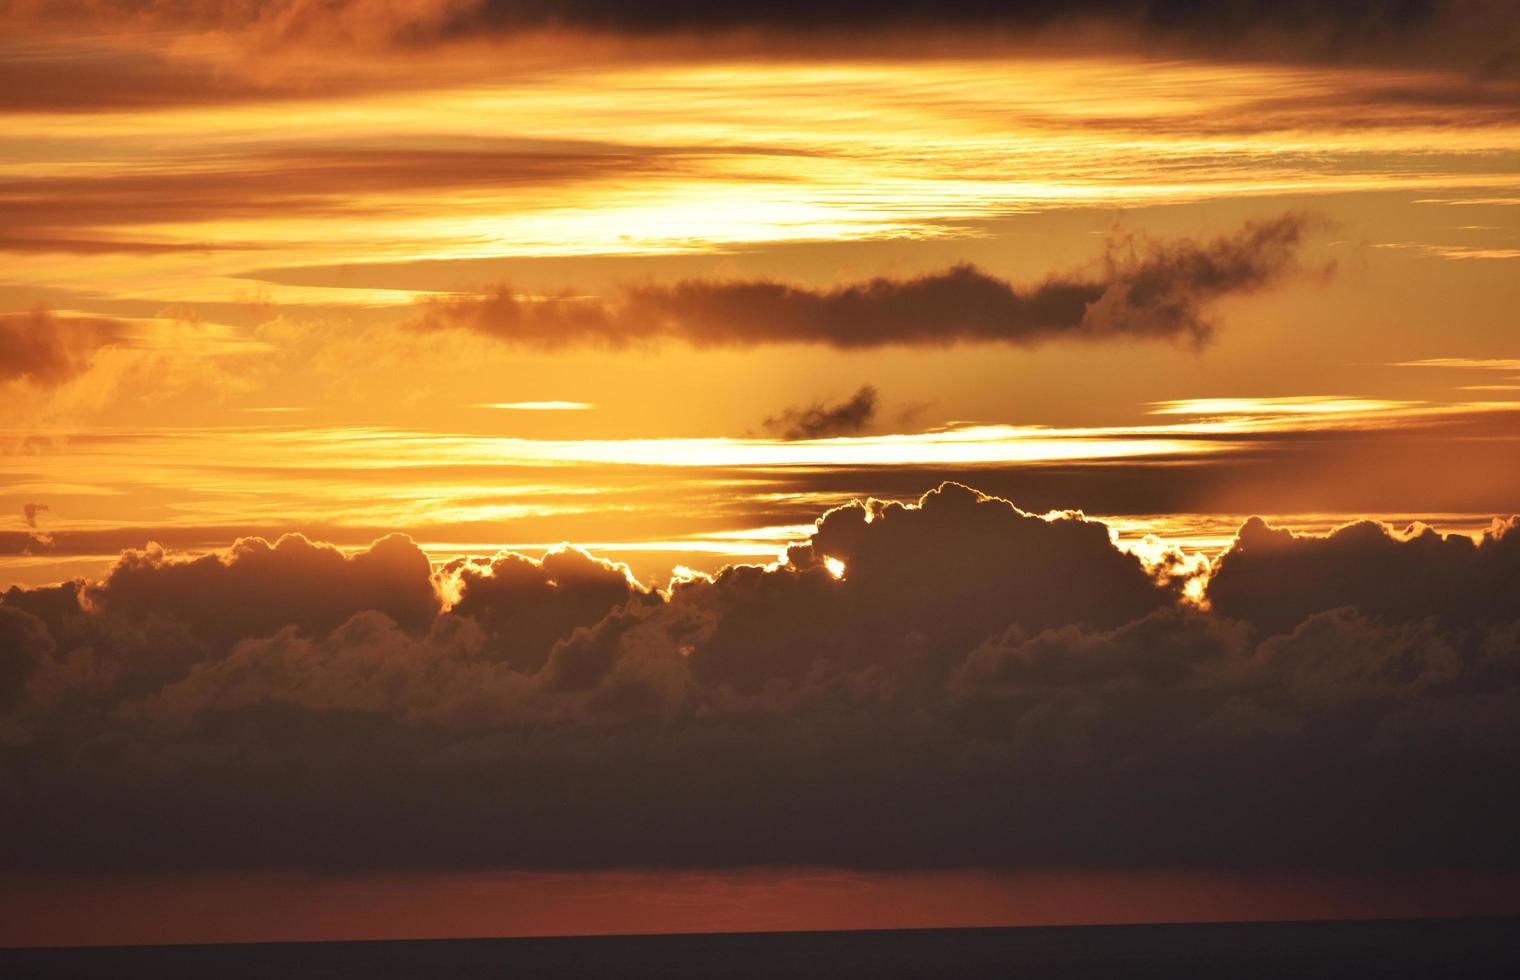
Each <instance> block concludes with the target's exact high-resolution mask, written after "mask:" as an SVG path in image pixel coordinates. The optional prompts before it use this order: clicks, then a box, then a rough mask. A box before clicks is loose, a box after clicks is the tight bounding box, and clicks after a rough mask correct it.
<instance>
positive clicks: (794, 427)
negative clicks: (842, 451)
mask: <svg viewBox="0 0 1520 980" xmlns="http://www.w3.org/2000/svg"><path fill="white" fill-rule="evenodd" d="M874 421H876V387H875V386H874V385H861V386H860V388H859V389H858V390H857V391H856V392H855V394H853V395H851V396H850V397H849V398H846V399H845V400H844V401H842V402H836V403H835V404H833V405H828V404H825V403H824V402H814V403H813V404H811V405H808V406H806V407H802V406H797V405H791V406H788V407H787V408H784V409H782V410H781V412H780V413H779V414H777V415H768V416H766V418H765V421H763V422H761V423H760V426H761V428H763V429H765V431H767V432H769V433H771V434H773V435H777V436H780V437H781V438H783V439H826V438H828V437H830V436H852V435H858V434H860V433H862V432H864V431H865V430H866V429H868V428H870V426H871V423H872V422H874Z"/></svg>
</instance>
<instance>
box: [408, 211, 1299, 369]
mask: <svg viewBox="0 0 1520 980" xmlns="http://www.w3.org/2000/svg"><path fill="white" fill-rule="evenodd" d="M1311 225H1312V222H1311V219H1309V218H1308V217H1306V216H1304V215H1299V214H1287V215H1283V216H1281V217H1278V218H1275V219H1272V220H1269V221H1261V222H1249V223H1247V224H1246V225H1245V226H1244V227H1243V228H1242V229H1241V230H1240V231H1238V232H1237V233H1236V234H1234V235H1231V236H1224V237H1219V238H1215V239H1212V240H1210V241H1206V242H1197V241H1193V240H1189V239H1183V240H1178V241H1172V242H1154V241H1151V240H1148V239H1138V238H1135V237H1133V236H1127V237H1122V238H1115V239H1112V240H1110V242H1109V245H1108V249H1107V251H1106V252H1105V254H1104V255H1103V256H1102V258H1101V259H1100V260H1099V262H1098V263H1097V264H1096V268H1095V269H1094V270H1091V271H1086V272H1073V273H1067V274H1062V275H1055V276H1052V277H1051V278H1049V279H1046V280H1045V281H1044V282H1042V283H1039V284H1038V285H1034V286H1031V287H1021V286H1019V285H1016V284H1014V283H1011V282H1009V281H1007V280H1004V279H999V278H997V277H995V276H992V275H990V274H988V273H987V272H984V271H982V270H981V269H979V268H977V267H975V266H971V265H957V266H953V267H951V268H949V269H947V270H945V271H943V272H938V273H931V274H928V275H923V276H917V277H911V278H900V279H892V278H886V277H879V278H875V279H870V280H866V281H864V282H858V283H852V284H849V285H843V286H837V287H833V288H823V289H810V288H805V287H800V286H792V285H788V284H785V283H781V282H775V281H771V280H763V279H761V280H720V279H687V280H683V281H680V282H677V283H674V284H671V285H657V284H650V285H633V286H627V287H625V288H624V289H623V290H622V292H621V293H620V294H619V295H618V296H617V297H616V298H614V299H610V300H609V299H599V298H594V297H582V296H578V295H574V294H572V293H569V292H566V293H564V294H561V295H558V296H550V297H542V298H533V297H521V296H518V295H517V294H515V293H514V292H513V291H512V290H511V289H510V288H508V287H506V286H501V287H498V288H497V289H496V290H495V291H494V292H492V293H490V294H489V295H487V296H484V297H462V298H457V299H453V300H444V301H437V302H434V303H433V304H431V305H430V306H428V307H427V308H425V310H424V311H423V313H422V315H421V316H420V317H419V318H418V320H417V321H416V324H415V325H416V327H417V328H418V329H422V330H440V329H451V328H453V329H465V330H470V331H474V332H477V333H481V334H485V335H487V336H490V337H494V338H497V339H499V340H502V341H504V342H507V343H515V344H522V345H526V346H534V347H563V346H570V345H585V344H601V345H609V346H621V345H626V344H631V343H637V342H647V341H656V340H662V339H678V340H682V341H685V342H687V343H690V344H692V345H694V346H697V347H747V346H754V345H759V344H780V343H805V344H825V345H828V346H831V347H837V348H844V349H851V348H857V349H858V348H869V347H882V346H891V345H901V346H948V345H951V344H956V343H1005V344H1014V345H1034V344H1039V343H1043V342H1047V341H1050V340H1055V339H1060V338H1071V339H1080V340H1089V341H1094V340H1109V339H1140V340H1171V341H1175V342H1180V343H1183V344H1189V345H1195V346H1196V345H1201V344H1203V343H1205V342H1207V341H1208V339H1209V337H1210V336H1211V335H1212V333H1213V330H1214V326H1213V324H1212V322H1211V321H1210V320H1209V319H1208V316H1207V308H1208V306H1209V305H1210V304H1211V303H1212V302H1214V301H1215V300H1218V299H1220V298H1223V297H1225V296H1230V295H1239V294H1245V293H1250V292H1254V291H1256V290H1259V289H1263V288H1266V287H1269V286H1272V285H1274V284H1276V283H1278V282H1280V281H1282V280H1283V279H1285V278H1286V277H1288V276H1289V275H1290V274H1292V273H1293V272H1295V271H1297V269H1298V267H1299V266H1298V252H1299V248H1300V246H1301V244H1302V241H1303V239H1304V237H1305V235H1306V234H1307V232H1308V230H1309V229H1310V227H1311Z"/></svg>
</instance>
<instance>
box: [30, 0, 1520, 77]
mask: <svg viewBox="0 0 1520 980" xmlns="http://www.w3.org/2000/svg"><path fill="white" fill-rule="evenodd" d="M0 14H6V15H9V16H10V17H11V18H12V19H13V21H14V22H15V23H16V24H17V25H18V26H23V27H24V26H30V27H31V28H32V29H34V30H37V29H40V30H43V31H49V30H51V31H57V30H58V29H59V27H60V25H61V24H68V25H70V26H74V27H75V28H76V29H77V28H78V26H80V25H90V26H96V27H98V26H100V25H102V24H104V25H109V26H112V27H115V28H116V29H118V30H123V29H128V30H130V29H137V30H148V29H155V28H157V29H163V28H165V27H171V28H175V29H179V30H187V29H200V30H212V31H218V32H225V33H227V34H231V35H234V36H239V35H240V36H244V37H247V38H250V39H251V40H252V41H253V42H254V47H255V50H258V51H264V52H267V51H269V50H272V49H277V48H278V47H280V46H283V45H292V44H300V43H303V42H304V43H308V44H327V45H334V44H337V45H343V46H350V47H351V46H369V47H374V46H378V47H383V48H390V49H397V48H401V49H412V50H415V49H419V48H426V47H430V46H434V45H438V44H446V43H449V42H458V41H475V40H481V39H488V38H492V37H510V36H512V35H515V34H520V33H524V32H536V31H542V30H545V29H550V30H561V31H572V32H586V33H591V34H597V35H609V36H614V37H632V38H637V39H641V40H645V41H648V40H651V39H657V38H666V39H670V38H691V37H699V38H702V39H705V40H707V41H708V42H709V46H711V43H712V42H713V41H714V40H716V39H720V38H726V39H730V40H731V43H732V42H736V41H739V40H745V39H747V40H748V42H749V46H750V47H756V46H760V47H764V48H767V49H771V50H774V49H776V48H783V49H784V48H803V49H809V48H816V47H817V46H818V45H820V44H832V45H834V46H836V47H839V46H844V47H848V46H850V45H851V44H852V42H853V44H854V45H855V46H857V47H859V46H861V41H862V39H872V40H875V41H877V42H878V50H880V42H881V41H882V40H883V39H890V38H894V37H895V38H902V39H906V38H914V39H916V40H917V41H918V44H919V47H920V48H922V46H923V45H924V44H925V43H926V42H929V41H933V40H936V39H942V38H944V37H945V36H947V35H948V36H951V37H960V38H963V39H965V40H967V41H981V42H982V43H988V42H994V41H998V42H1003V43H1009V42H1015V43H1016V42H1025V43H1031V42H1035V41H1040V40H1044V41H1046V42H1050V41H1065V42H1066V43H1072V42H1074V41H1081V40H1084V39H1086V40H1089V41H1092V40H1094V39H1096V40H1100V41H1103V42H1105V43H1106V44H1108V45H1109V46H1115V45H1137V44H1146V45H1148V46H1149V47H1150V48H1151V49H1152V50H1154V49H1155V47H1156V46H1158V45H1159V46H1165V47H1170V48H1173V49H1177V48H1181V49H1184V50H1187V49H1192V50H1206V51H1209V52H1210V53H1217V52H1219V51H1221V50H1227V51H1231V52H1233V53H1237V54H1239V53H1247V54H1265V55H1270V56H1275V57H1281V58H1287V59H1292V60H1300V59H1308V58H1321V59H1324V58H1336V59H1378V60H1390V59H1393V58H1402V59H1404V60H1414V61H1418V62H1421V63H1428V62H1431V61H1435V62H1438V63H1445V62H1457V63H1461V64H1464V65H1469V66H1473V67H1478V68H1489V69H1490V70H1492V69H1493V68H1494V67H1495V66H1498V67H1502V66H1504V64H1505V61H1506V59H1507V58H1512V57H1513V55H1514V50H1515V44H1516V24H1517V17H1516V13H1515V11H1514V8H1513V5H1510V4H1507V3H1505V2H1504V0H1341V2H1338V3H1333V4H1326V3H1317V2H1314V0H1232V2H1229V3H1215V4H1200V3H1195V2H1189V0H956V2H942V3H930V2H927V0H882V2H876V3H869V2H867V0H843V2H837V3H832V4H824V5H819V4H811V3H805V2H802V0H778V2H774V3H767V4H714V3H704V2H698V0H655V2H632V0H556V2H552V3H551V2H544V0H420V2H413V3H407V4H396V3H392V2H388V0H281V2H275V3H222V2H211V0H190V2H179V0H175V2H158V3H155V2H148V3H143V2H138V0H92V2H86V3H77V4H70V5H68V15H67V17H66V18H65V17H64V16H63V15H62V14H61V11H59V10H58V9H57V8H56V6H54V5H48V4H39V3H34V2H27V0H11V2H9V3H4V4H0ZM127 67H129V68H136V67H137V66H132V65H129V66H127ZM137 70H138V71H139V72H142V69H140V68H138V69H137ZM142 73H143V74H146V75H147V76H148V79H147V80H148V81H151V82H154V83H157V82H158V74H159V73H156V72H155V73H149V72H142Z"/></svg>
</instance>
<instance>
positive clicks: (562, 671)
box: [0, 484, 1520, 872]
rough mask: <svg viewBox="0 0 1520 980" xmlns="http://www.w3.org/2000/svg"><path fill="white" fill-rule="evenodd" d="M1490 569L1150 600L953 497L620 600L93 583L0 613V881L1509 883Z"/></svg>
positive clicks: (866, 517) (1111, 557) (447, 573)
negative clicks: (1193, 875)
mask: <svg viewBox="0 0 1520 980" xmlns="http://www.w3.org/2000/svg"><path fill="white" fill-rule="evenodd" d="M1517 571H1520V530H1517V527H1516V524H1515V520H1514V519H1513V518H1509V519H1500V520H1495V521H1494V523H1493V524H1492V525H1491V526H1490V528H1489V529H1488V530H1487V531H1486V532H1485V533H1483V534H1482V535H1479V536H1477V537H1476V538H1474V537H1467V536H1456V535H1452V536H1442V535H1439V534H1436V533H1435V532H1432V531H1429V530H1419V529H1413V530H1410V531H1402V532H1401V531H1395V530H1394V529H1391V528H1388V527H1386V526H1382V525H1378V524H1373V523H1366V522H1364V523H1360V524H1355V525H1351V526H1348V527H1345V528H1341V529H1338V530H1335V531H1334V532H1332V533H1330V534H1328V535H1295V534H1292V533H1290V532H1288V531H1285V530H1282V529H1278V528H1272V527H1269V526H1267V525H1266V524H1265V523H1263V522H1261V521H1251V522H1248V523H1247V524H1246V525H1245V526H1244V527H1243V528H1242V529H1241V530H1240V532H1239V534H1238V536H1237V537H1236V538H1235V539H1234V540H1233V542H1232V543H1231V544H1230V545H1229V547H1228V548H1227V549H1226V551H1225V552H1224V554H1223V555H1222V556H1221V557H1219V558H1218V559H1217V560H1216V561H1215V562H1214V563H1213V564H1212V566H1211V567H1204V568H1202V569H1194V570H1192V571H1191V572H1189V573H1188V574H1192V575H1202V576H1203V579H1202V581H1203V582H1204V586H1203V588H1202V589H1201V590H1198V591H1195V593H1194V595H1195V598H1193V599H1189V598H1185V597H1184V594H1185V591H1186V590H1185V589H1184V588H1183V583H1182V582H1179V581H1177V580H1176V579H1175V578H1173V577H1171V576H1170V575H1166V574H1160V575H1158V574H1157V573H1156V570H1155V569H1148V568H1147V566H1146V565H1145V564H1143V563H1142V561H1141V560H1140V559H1139V558H1137V557H1136V556H1135V555H1133V554H1129V553H1126V552H1125V551H1124V550H1122V549H1120V548H1118V547H1116V546H1115V544H1114V542H1113V536H1112V533H1111V530H1110V528H1109V527H1107V526H1106V525H1104V524H1103V523H1100V522H1096V521H1092V520H1089V519H1086V518H1083V517H1082V516H1081V515H1079V514H1072V513H1054V514H1050V515H1045V516H1036V515H1034V514H1030V513H1028V512H1025V511H1022V510H1020V509H1018V508H1016V507H1015V506H1013V505H1012V504H1011V503H1009V502H1008V501H1006V500H1002V499H999V498H994V497H988V496H985V495H983V494H980V493H978V492H976V491H974V490H972V489H970V488H967V487H964V486H960V485H956V484H945V485H943V486H941V487H939V488H938V489H936V490H934V491H932V492H930V493H928V494H926V495H924V496H923V497H922V498H920V499H919V500H918V501H916V502H915V503H912V504H900V503H889V502H883V501H876V500H873V501H868V502H861V501H856V502H855V503H852V504H850V505H847V506H843V507H839V508H836V509H833V510H830V511H828V512H826V513H825V514H823V515H822V516H821V517H819V518H818V520H817V521H816V523H815V524H814V525H813V526H812V527H811V529H810V533H809V534H808V535H807V536H806V538H805V539H804V540H800V541H797V542H796V543H794V544H793V545H792V547H790V548H789V549H788V551H787V553H786V555H785V557H784V559H783V560H782V561H779V562H777V563H774V564H772V565H769V566H758V565H750V566H744V565H735V566H729V567H726V568H724V569H723V570H722V571H721V572H720V573H718V574H717V575H715V576H712V577H707V576H691V577H688V578H686V579H684V580H682V581H679V582H677V583H674V584H673V585H672V586H671V587H670V588H669V589H667V590H664V591H658V592H657V591H653V590H650V589H648V588H645V587H644V586H642V585H641V584H639V583H638V582H637V581H635V580H634V579H633V578H632V577H631V576H630V575H629V574H628V572H627V569H626V568H623V567H622V566H619V565H617V564H615V563H612V562H608V561H605V560H603V559H599V558H597V557H595V556H593V555H590V554H587V553H585V552H582V551H579V550H577V549H573V548H568V547H562V548H558V549H555V550H554V551H551V552H550V553H548V554H546V555H543V556H542V557H530V556H525V555H518V554H511V553H503V554H498V555H497V556H495V557H494V558H491V559H486V558H474V559H462V560H457V561H454V562H452V563H449V564H447V565H445V566H443V567H442V568H440V569H436V570H435V568H434V567H433V565H432V564H431V563H430V562H429V560H428V556H427V555H426V554H425V553H424V552H423V551H422V550H421V549H420V548H418V547H417V546H416V545H415V544H414V543H413V542H411V541H410V540H409V539H407V538H405V537H402V536H389V537H386V538H384V539H382V540H380V541H378V542H376V543H375V544H374V545H372V546H371V547H369V548H367V549H364V550H361V551H359V552H357V553H353V554H349V555H343V554H340V553H339V552H338V551H337V550H336V549H333V548H331V547H328V546H325V545H321V544H318V543H313V542H311V541H308V540H306V539H304V538H301V537H295V536H292V537H286V538H282V539H281V540H279V541H277V542H274V543H272V544H271V543H269V542H265V541H260V540H247V541H243V542H240V543H239V544H238V545H237V546H236V547H235V548H233V549H232V550H231V551H229V552H227V553H224V554H217V555H211V556H206V557H202V558H196V559H188V558H178V557H174V556H171V555H167V554H165V553H163V552H162V551H160V550H156V549H150V550H146V551H131V552H128V553H126V554H124V555H123V556H122V557H121V560H120V561H119V563H118V564H117V565H116V566H115V567H114V568H113V569H112V570H111V571H110V572H109V573H108V574H106V575H105V576H104V577H102V578H101V579H99V580H98V581H93V582H83V583H68V584H65V585H61V586H53V587H46V588H36V589H12V590H10V591H9V592H7V593H6V594H5V595H4V597H3V600H0V636H3V637H4V639H5V641H6V642H5V643H3V644H0V651H4V654H3V655H4V663H3V666H4V670H0V679H3V682H4V686H3V688H0V725H3V726H4V727H3V730H4V731H5V732H6V738H5V739H4V740H3V741H0V760H3V761H5V762H6V763H7V771H8V772H11V773H14V774H15V776H14V778H12V779H11V780H9V781H8V782H7V783H6V784H4V785H3V786H0V799H3V800H4V802H5V803H6V804H7V806H6V813H7V820H8V823H9V828H10V831H11V832H10V833H8V834H6V835H4V836H3V838H0V864H3V865H4V866H5V867H7V868H9V869H12V870H43V871H58V870H66V869H69V868H78V867H88V868H90V869H91V870H94V871H97V872H98V871H101V870H103V869H107V868H114V869H123V870H126V869H130V870H137V871H169V870H178V869H183V868H191V867H198V866H201V865H202V864H203V863H205V862H207V861H210V860H213V859H214V860H215V861H216V863H217V864H218V866H220V867H228V868H267V867H284V866H290V865H299V866H304V867H309V868H354V867H362V868H369V869H382V868H417V867H428V868H443V867H455V866H480V865H482V864H493V865H497V866H515V867H539V868H579V869H591V868H609V867H631V866H650V865H663V866H672V867H680V866H685V867H702V866H735V865H783V866H797V865H807V864H811V863H818V862H820V861H827V863H829V864H831V865H835V866H849V867H857V868H906V867H949V866H956V867H960V866H972V865H974V866H980V867H1001V868H1038V867H1061V868H1068V869H1069V868H1096V869H1104V868H1109V869H1112V868H1123V867H1133V866H1137V865H1138V866H1150V867H1169V868H1191V869H1243V868H1250V867H1260V866H1262V865H1264V864H1265V865H1270V866H1294V867H1315V868H1318V869H1320V870H1330V869H1335V868H1348V869H1349V868H1357V867H1363V866H1367V865H1368V863H1369V862H1370V863H1371V865H1372V866H1375V867H1378V868H1380V869H1383V870H1385V871H1386V870H1391V869H1393V868H1395V867H1396V868H1398V869H1405V870H1409V869H1419V868H1439V867H1452V866H1465V865H1466V864H1468V863H1470V862H1481V864H1482V866H1483V867H1485V868H1490V869H1513V868H1516V867H1520V850H1517V848H1516V846H1515V842H1514V835H1513V833H1512V828H1513V824H1514V821H1515V819H1517V818H1520V794H1517V793H1516V792H1515V791H1514V789H1513V781H1512V780H1509V779H1507V778H1505V776H1506V775H1507V773H1508V771H1509V767H1510V762H1511V759H1512V749H1513V745H1514V744H1515V739H1516V738H1517V737H1520V730H1517V729H1516V724H1515V719H1516V718H1517V717H1520V713H1517V706H1520V672H1517V664H1516V662H1515V655H1514V652H1515V650H1516V649H1517V647H1516V641H1517V638H1520V621H1517V620H1516V618H1515V610H1516V599H1517V596H1516V594H1515V583H1516V582H1517V581H1520V577H1517ZM314 582H321V583H322V586H323V587H322V588H320V589H315V588H312V583H314ZM1200 600H1201V601H1202V602H1204V603H1206V604H1211V605H1212V610H1205V609H1200V608H1198V606H1199V601H1200ZM84 651H88V655H87V656H86V655H85V654H84ZM22 756H24V757H25V758H26V759H27V760H29V763H28V764H27V765H25V766H21V765H12V764H11V763H15V762H17V761H19V759H20V758H22ZM52 759H60V760H62V759H67V760H69V762H68V764H67V765H63V764H58V765H53V764H49V763H48V762H47V760H52ZM738 773H742V774H743V778H740V779H736V778H734V776H735V774H738ZM292 779H296V780H297V781H298V785H300V786H301V787H302V789H301V791H300V792H297V793H292V792H289V786H290V780H292ZM149 787H151V792H149V791H147V790H148V788H149ZM1200 798H1203V799H1207V800H1208V801H1209V805H1208V806H1207V807H1200V806H1199V805H1198V802H1197V801H1198V800H1199V799H1200ZM22 800H25V801H27V805H25V806H22V805H20V803H21V801H22ZM85 801H89V802H90V803H91V804H92V805H89V806H86V805H84V803H85ZM1269 803H1270V805H1268V804H1269ZM103 810H105V811H107V812H109V813H110V814H111V819H110V820H108V821H101V820H100V819H99V814H100V813H101V812H102V811H103ZM609 813H615V814H617V817H618V818H617V819H616V820H609V819H607V815H608V814H609ZM824 814H827V815H828V819H822V815H824ZM815 815H816V816H818V817H819V818H818V819H811V817H813V816H815ZM1116 822H1117V823H1119V824H1122V826H1123V827H1124V830H1125V833H1124V834H1122V835H1115V834H1114V827H1115V824H1116ZM358 823H362V825H363V826H364V828H365V832H364V833H363V834H354V833H352V831H351V828H352V827H353V826H355V825H356V824H358ZM1009 827H1017V828H1018V833H1009Z"/></svg>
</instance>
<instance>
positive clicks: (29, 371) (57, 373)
mask: <svg viewBox="0 0 1520 980" xmlns="http://www.w3.org/2000/svg"><path fill="white" fill-rule="evenodd" d="M126 339H127V330H126V327H125V325H123V324H121V323H119V322H118V321H115V320H102V319H97V318H91V317H60V316H55V315H54V314H53V313H51V312H49V311H48V310H47V309H45V308H43V307H41V306H38V307H36V308H34V309H33V310H32V311H31V312H30V313H0V383H4V382H7V381H29V382H31V383H32V384H35V385H43V386H52V385H58V384H62V383H63V382H65V381H68V380H69V379H70V378H73V377H75V376H76V375H79V374H81V373H83V372H84V371H87V370H88V369H89V367H90V365H91V364H92V363H93V362H94V360H95V354H96V352H98V351H99V350H100V349H101V348H102V347H106V346H108V345H111V344H119V343H122V342H124V341H125V340H126Z"/></svg>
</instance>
